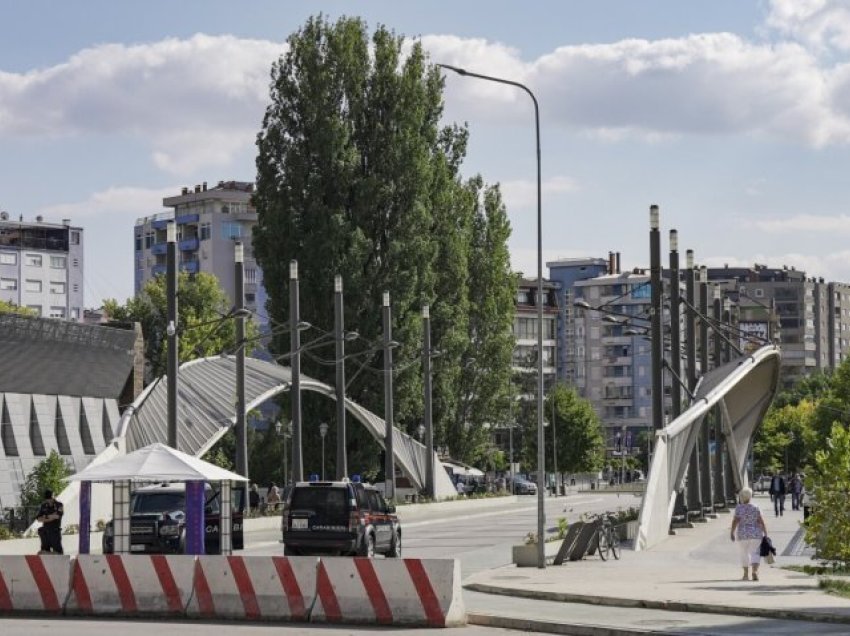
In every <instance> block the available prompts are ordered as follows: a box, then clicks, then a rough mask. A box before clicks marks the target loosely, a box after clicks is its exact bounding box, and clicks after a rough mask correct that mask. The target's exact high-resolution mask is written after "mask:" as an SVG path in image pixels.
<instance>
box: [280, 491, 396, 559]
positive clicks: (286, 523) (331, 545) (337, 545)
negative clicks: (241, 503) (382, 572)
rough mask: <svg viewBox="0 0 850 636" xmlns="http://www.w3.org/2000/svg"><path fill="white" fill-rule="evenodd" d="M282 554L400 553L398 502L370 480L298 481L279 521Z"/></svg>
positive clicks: (365, 554)
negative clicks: (378, 488)
mask: <svg viewBox="0 0 850 636" xmlns="http://www.w3.org/2000/svg"><path fill="white" fill-rule="evenodd" d="M281 529H282V532H283V544H284V547H283V553H284V554H285V555H287V556H295V555H307V554H341V555H357V556H367V557H372V556H374V555H375V554H376V553H377V554H384V555H386V556H388V557H394V558H398V557H401V525H400V524H399V522H398V517H397V516H396V514H395V506H393V505H392V504H389V503H387V502H386V501H385V500H384V498H383V496H382V495H381V493H380V492H379V491H378V490H377V489H376V488H374V487H373V486H369V485H366V484H361V483H357V482H349V481H314V482H299V483H297V484H295V486H294V487H293V489H292V491H291V492H290V494H289V498H288V499H287V501H286V506H285V508H284V510H283V519H282V520H281Z"/></svg>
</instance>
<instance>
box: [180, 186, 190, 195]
mask: <svg viewBox="0 0 850 636" xmlns="http://www.w3.org/2000/svg"><path fill="white" fill-rule="evenodd" d="M180 194H189V188H187V187H186V186H183V189H182V190H180Z"/></svg>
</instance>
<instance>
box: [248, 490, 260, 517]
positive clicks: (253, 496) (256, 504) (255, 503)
mask: <svg viewBox="0 0 850 636" xmlns="http://www.w3.org/2000/svg"><path fill="white" fill-rule="evenodd" d="M248 505H249V506H250V507H251V510H254V511H257V510H259V509H260V489H259V488H257V484H254V485H253V486H251V491H250V492H249V493H248Z"/></svg>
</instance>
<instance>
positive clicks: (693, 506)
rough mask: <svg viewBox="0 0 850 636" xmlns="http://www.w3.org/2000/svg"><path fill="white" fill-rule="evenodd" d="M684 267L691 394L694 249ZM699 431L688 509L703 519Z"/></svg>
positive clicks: (694, 349) (693, 372) (694, 366)
mask: <svg viewBox="0 0 850 636" xmlns="http://www.w3.org/2000/svg"><path fill="white" fill-rule="evenodd" d="M685 258H686V269H685V298H686V300H687V307H688V308H687V311H686V316H687V317H686V319H685V355H686V356H687V362H688V390H689V391H690V392H691V395H693V394H694V393H695V392H696V387H697V338H696V321H697V315H696V312H695V311H694V307H696V294H695V290H694V284H695V280H694V279H695V277H696V270H695V269H694V251H693V250H688V251H687V253H686V256H685ZM699 441H700V439H699V433H697V439H696V440H695V442H696V443H695V444H694V449H693V451H692V452H691V459H690V462H689V463H688V509H689V510H696V511H698V519H699V520H700V521H705V511H704V510H703V507H704V506H703V501H702V489H701V487H700V479H701V475H700V445H699Z"/></svg>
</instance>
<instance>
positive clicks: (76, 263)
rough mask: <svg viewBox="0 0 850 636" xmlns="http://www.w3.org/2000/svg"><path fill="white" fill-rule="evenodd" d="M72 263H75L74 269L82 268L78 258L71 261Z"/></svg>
mask: <svg viewBox="0 0 850 636" xmlns="http://www.w3.org/2000/svg"><path fill="white" fill-rule="evenodd" d="M71 262H72V263H73V265H74V267H79V266H80V259H78V258H75V259H74V260H73V261H71Z"/></svg>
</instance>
